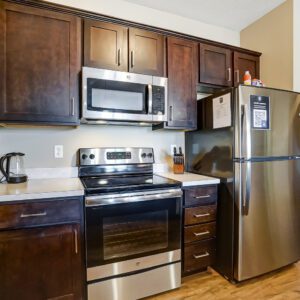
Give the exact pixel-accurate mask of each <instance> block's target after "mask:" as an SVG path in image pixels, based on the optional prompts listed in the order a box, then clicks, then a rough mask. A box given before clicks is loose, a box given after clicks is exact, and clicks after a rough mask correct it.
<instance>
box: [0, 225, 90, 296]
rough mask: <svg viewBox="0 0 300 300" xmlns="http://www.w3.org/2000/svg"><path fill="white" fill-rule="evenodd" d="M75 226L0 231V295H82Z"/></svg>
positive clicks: (77, 228) (77, 229)
mask: <svg viewBox="0 0 300 300" xmlns="http://www.w3.org/2000/svg"><path fill="white" fill-rule="evenodd" d="M79 228H80V227H79V225H75V224H74V225H59V226H53V227H44V228H34V229H22V230H10V231H2V232H0V265H1V272H0V299H1V300H12V299H22V300H32V299H41V300H42V299H65V300H71V299H72V300H78V299H83V292H82V291H83V288H82V287H83V284H84V278H83V277H82V276H81V274H82V263H81V262H82V256H81V243H80V240H79V237H80V235H79V233H80V231H79Z"/></svg>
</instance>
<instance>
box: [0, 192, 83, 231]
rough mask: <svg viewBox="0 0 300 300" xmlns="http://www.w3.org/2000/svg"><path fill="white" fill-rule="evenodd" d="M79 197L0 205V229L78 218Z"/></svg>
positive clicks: (81, 208)
mask: <svg viewBox="0 0 300 300" xmlns="http://www.w3.org/2000/svg"><path fill="white" fill-rule="evenodd" d="M82 205H83V204H82V201H80V198H77V199H76V198H73V199H66V200H63V199H62V200H54V201H45V200H44V201H40V202H31V203H18V204H8V205H2V206H0V229H4V228H12V227H26V226H35V225H44V224H55V223H61V222H69V221H76V220H80V218H81V215H82V213H81V211H82V210H83V206H82Z"/></svg>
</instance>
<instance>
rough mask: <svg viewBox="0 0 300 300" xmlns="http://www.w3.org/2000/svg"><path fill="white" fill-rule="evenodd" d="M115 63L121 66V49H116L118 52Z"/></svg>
mask: <svg viewBox="0 0 300 300" xmlns="http://www.w3.org/2000/svg"><path fill="white" fill-rule="evenodd" d="M117 63H118V66H121V49H120V48H119V49H118V54H117Z"/></svg>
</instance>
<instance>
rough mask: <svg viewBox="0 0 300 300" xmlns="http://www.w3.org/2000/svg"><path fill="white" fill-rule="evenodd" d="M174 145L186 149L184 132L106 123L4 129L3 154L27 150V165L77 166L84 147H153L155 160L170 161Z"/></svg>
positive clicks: (0, 146) (1, 138)
mask: <svg viewBox="0 0 300 300" xmlns="http://www.w3.org/2000/svg"><path fill="white" fill-rule="evenodd" d="M171 144H176V145H177V146H181V147H183V148H184V132H178V131H152V128H151V127H131V126H106V125H81V126H79V127H77V128H71V127H21V126H20V127H19V126H18V127H8V128H2V127H1V128H0V155H3V154H5V153H7V152H12V151H21V152H24V153H25V154H26V156H25V167H26V168H55V167H57V168H59V167H74V166H76V163H77V150H78V149H79V148H81V147H118V146H120V147H131V146H132V147H135V146H136V147H137V146H142V147H153V148H154V155H155V162H156V163H168V162H169V160H170V157H169V151H170V145H171ZM54 145H63V146H64V158H61V159H57V158H54Z"/></svg>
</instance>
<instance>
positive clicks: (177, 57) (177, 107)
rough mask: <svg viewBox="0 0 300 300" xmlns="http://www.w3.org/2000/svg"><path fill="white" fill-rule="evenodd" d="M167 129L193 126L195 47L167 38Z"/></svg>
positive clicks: (194, 111)
mask: <svg viewBox="0 0 300 300" xmlns="http://www.w3.org/2000/svg"><path fill="white" fill-rule="evenodd" d="M167 48H168V54H167V56H168V102H169V103H168V106H169V111H168V122H167V127H168V128H172V127H173V128H178V129H180V128H181V129H195V128H196V126H197V95H196V84H197V69H198V68H197V43H195V42H192V41H189V40H183V39H178V38H173V37H169V38H168V47H167Z"/></svg>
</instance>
